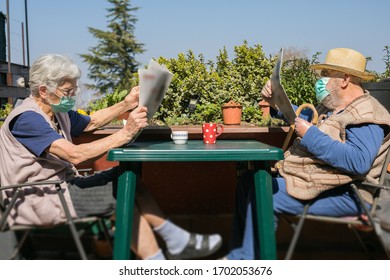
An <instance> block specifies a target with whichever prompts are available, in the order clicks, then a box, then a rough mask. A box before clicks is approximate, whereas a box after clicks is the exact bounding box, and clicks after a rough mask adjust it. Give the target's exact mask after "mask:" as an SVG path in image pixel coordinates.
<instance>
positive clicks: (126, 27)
mask: <svg viewBox="0 0 390 280" xmlns="http://www.w3.org/2000/svg"><path fill="white" fill-rule="evenodd" d="M108 2H110V3H111V4H112V5H113V7H112V8H108V9H107V11H108V15H107V18H108V31H103V30H99V29H95V28H92V27H89V28H88V30H89V32H90V33H91V34H92V35H93V36H94V37H95V38H97V39H98V41H99V43H98V45H97V46H95V47H92V48H90V49H89V51H90V54H81V55H80V56H81V57H82V58H83V59H84V62H87V63H88V64H89V68H88V69H89V74H88V77H89V78H90V79H91V80H94V81H96V84H94V85H92V84H89V85H87V87H88V88H89V89H93V90H98V91H99V92H100V93H102V94H109V93H112V92H114V91H115V90H117V91H120V90H123V89H129V88H130V87H131V86H133V84H132V83H133V80H134V73H136V71H137V69H138V66H139V65H140V63H139V62H137V61H136V59H135V56H136V55H137V54H141V53H143V52H144V48H143V47H144V45H143V44H141V43H138V42H137V40H136V38H135V36H134V29H135V23H136V22H137V18H136V17H135V16H134V15H133V14H134V12H135V11H137V10H138V8H136V7H131V3H130V0H108Z"/></svg>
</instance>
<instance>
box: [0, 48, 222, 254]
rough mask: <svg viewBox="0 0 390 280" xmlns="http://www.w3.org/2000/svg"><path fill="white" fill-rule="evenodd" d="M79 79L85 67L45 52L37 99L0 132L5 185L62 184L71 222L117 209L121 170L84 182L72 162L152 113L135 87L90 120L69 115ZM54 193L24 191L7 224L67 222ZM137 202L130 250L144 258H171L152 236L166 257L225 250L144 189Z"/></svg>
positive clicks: (100, 149)
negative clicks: (115, 126)
mask: <svg viewBox="0 0 390 280" xmlns="http://www.w3.org/2000/svg"><path fill="white" fill-rule="evenodd" d="M80 76H81V72H80V69H79V67H78V66H77V65H75V64H74V63H73V62H72V61H71V60H69V59H68V58H67V57H64V56H61V55H55V54H54V55H51V54H50V55H45V56H42V57H40V58H38V59H37V60H36V61H35V62H34V64H33V65H32V67H31V69H30V74H29V86H30V90H31V96H30V97H28V98H26V99H25V100H24V102H23V103H22V104H21V105H20V106H18V107H17V108H15V109H14V110H13V111H12V112H11V114H10V115H9V116H8V117H7V119H6V121H5V122H4V124H3V126H2V127H1V130H0V142H1V145H0V152H1V153H0V171H1V172H0V174H1V184H2V185H12V184H18V183H25V182H34V181H41V180H57V179H60V180H64V183H63V184H62V186H61V187H62V189H63V190H64V195H65V198H66V201H67V204H68V206H69V209H70V210H71V214H72V216H73V217H85V216H89V215H110V214H112V213H113V211H114V209H115V202H116V201H115V199H114V197H115V196H116V190H115V183H116V181H117V177H118V170H117V168H113V169H110V170H107V171H103V172H100V173H96V174H94V175H91V176H88V177H81V176H79V174H78V173H77V170H76V169H75V167H74V165H77V164H79V163H81V162H84V161H86V160H89V159H94V158H97V157H99V156H101V155H103V154H104V153H106V152H107V151H108V150H109V149H111V148H115V147H120V146H122V145H124V144H126V143H128V142H129V141H131V140H132V139H133V137H134V136H135V135H136V134H137V133H138V132H139V130H140V129H142V128H144V127H145V126H147V108H146V107H141V106H138V99H139V88H138V87H134V88H133V89H132V90H131V91H130V93H129V94H128V95H127V96H126V97H125V99H124V101H121V102H119V103H117V104H115V105H113V106H111V107H109V108H105V109H102V110H99V111H97V112H95V113H94V114H93V115H92V116H90V117H89V116H83V115H80V114H78V113H77V112H75V111H72V110H71V109H72V108H73V106H74V104H75V97H76V96H77V93H78V87H77V81H78V79H79V78H80ZM129 110H132V111H131V113H130V115H129V118H128V120H127V123H126V125H125V126H124V127H123V128H122V129H120V130H119V131H118V132H116V133H113V134H112V135H110V136H107V137H105V138H103V139H99V140H96V141H93V142H91V143H85V144H80V145H75V144H73V143H72V137H73V136H77V135H79V134H81V133H82V132H83V131H91V130H94V129H97V128H99V127H101V126H103V125H105V124H107V123H109V122H110V121H111V120H113V119H114V118H116V117H117V116H118V115H119V114H121V113H123V112H125V111H129ZM54 188H55V187H54V186H51V185H48V186H42V187H38V186H35V187H34V186H31V187H26V188H24V190H23V193H22V194H21V196H20V197H19V198H18V201H17V202H16V205H17V207H15V209H14V210H13V212H12V213H11V215H10V216H9V219H8V222H9V224H10V225H13V224H33V225H50V224H56V223H59V222H63V221H65V213H64V211H63V209H62V207H61V204H60V201H59V198H58V196H57V195H56V194H55V189H54ZM11 196H12V192H4V193H3V197H4V199H5V200H8V199H10V197H11ZM136 200H137V201H136V202H137V203H136V205H137V207H136V209H135V215H136V217H135V219H134V221H135V225H134V227H133V229H134V233H133V240H132V249H133V250H134V251H135V252H136V254H137V255H138V256H139V257H140V258H141V259H165V256H164V254H163V253H162V251H161V250H160V248H159V247H158V244H157V241H156V239H155V236H154V232H156V233H158V234H159V235H160V236H161V237H162V239H163V240H164V241H165V243H166V247H167V252H166V254H167V256H168V257H169V258H173V259H182V258H185V259H191V258H200V257H204V256H207V255H209V254H211V253H213V252H215V251H216V250H218V249H219V247H220V246H221V243H222V240H221V237H220V236H219V235H217V234H216V235H200V234H194V233H189V232H187V231H186V230H184V229H182V228H180V227H178V226H177V225H175V224H174V223H172V222H171V221H169V220H167V219H166V218H165V217H164V215H163V213H162V212H161V211H160V209H159V208H158V206H157V204H156V203H155V202H154V200H153V199H152V197H151V196H150V195H148V192H147V191H146V190H144V189H143V188H142V186H141V185H140V186H139V188H138V191H137V197H136ZM129 249H130V248H129Z"/></svg>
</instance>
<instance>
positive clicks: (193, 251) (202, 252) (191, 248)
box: [165, 233, 222, 260]
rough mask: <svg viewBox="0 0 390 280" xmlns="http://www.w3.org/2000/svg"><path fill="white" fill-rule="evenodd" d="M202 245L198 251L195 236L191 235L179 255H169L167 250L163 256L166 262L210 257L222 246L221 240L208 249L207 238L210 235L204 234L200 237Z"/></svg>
mask: <svg viewBox="0 0 390 280" xmlns="http://www.w3.org/2000/svg"><path fill="white" fill-rule="evenodd" d="M202 236H203V238H202V244H201V246H200V248H199V249H197V248H196V234H195V233H191V235H190V239H189V240H188V243H187V245H186V247H184V249H183V251H181V253H179V254H171V253H169V251H168V250H167V251H166V252H165V255H166V257H167V259H168V260H191V259H198V258H203V257H207V256H210V255H211V254H213V253H215V252H216V251H218V250H219V248H221V246H222V239H221V240H220V241H219V242H218V243H217V244H215V246H214V247H213V248H211V249H210V248H209V237H210V235H208V234H205V235H202Z"/></svg>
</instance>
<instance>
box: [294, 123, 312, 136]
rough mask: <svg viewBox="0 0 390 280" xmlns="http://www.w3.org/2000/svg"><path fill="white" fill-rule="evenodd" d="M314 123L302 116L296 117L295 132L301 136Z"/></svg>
mask: <svg viewBox="0 0 390 280" xmlns="http://www.w3.org/2000/svg"><path fill="white" fill-rule="evenodd" d="M312 125H313V124H312V123H309V122H308V121H305V120H304V119H301V118H295V132H296V133H297V135H298V136H299V137H301V138H302V137H303V136H304V135H305V134H306V132H307V130H308V129H309V128H310V127H311V126H312Z"/></svg>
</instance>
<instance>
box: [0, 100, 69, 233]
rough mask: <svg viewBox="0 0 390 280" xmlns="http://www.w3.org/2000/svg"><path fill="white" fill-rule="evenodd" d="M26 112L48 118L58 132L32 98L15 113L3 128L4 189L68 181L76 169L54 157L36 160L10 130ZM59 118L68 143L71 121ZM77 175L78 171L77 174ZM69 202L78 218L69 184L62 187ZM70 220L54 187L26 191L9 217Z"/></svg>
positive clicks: (13, 220)
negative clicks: (14, 185) (5, 187)
mask: <svg viewBox="0 0 390 280" xmlns="http://www.w3.org/2000/svg"><path fill="white" fill-rule="evenodd" d="M26 111H34V112H36V113H38V114H40V115H42V116H43V117H44V119H45V120H46V121H47V122H48V123H49V125H50V126H51V127H52V128H53V129H54V130H57V128H56V127H55V125H54V124H53V123H52V122H51V121H50V119H49V118H48V116H47V115H46V114H45V113H43V112H42V110H41V109H40V108H39V106H38V105H37V103H36V102H35V101H34V100H33V99H32V98H31V97H29V98H26V99H25V100H24V101H23V103H22V104H21V105H20V106H18V107H16V108H15V109H14V110H12V112H11V114H10V115H9V116H8V117H7V118H6V120H5V122H4V124H3V126H2V127H1V129H0V180H1V181H0V182H1V185H2V186H5V185H13V184H19V183H26V182H35V181H41V180H59V179H60V180H66V179H67V178H69V177H70V176H72V175H73V174H74V173H75V171H74V166H73V165H72V164H70V163H69V162H67V161H64V160H62V159H60V158H58V157H56V156H54V155H51V154H48V153H45V152H44V153H43V155H42V156H40V157H36V156H35V155H34V154H33V153H31V152H30V151H29V150H27V149H26V148H25V147H24V146H23V145H22V144H21V143H20V142H18V141H17V140H16V139H15V137H14V136H13V135H12V133H11V131H10V130H9V124H10V122H11V121H12V120H13V119H14V118H15V117H16V116H18V115H20V114H21V113H23V112H26ZM56 118H57V120H58V123H59V127H60V128H61V131H62V135H63V136H64V138H65V139H67V140H68V141H71V136H70V120H69V116H68V114H67V113H57V114H56ZM76 172H77V171H76ZM61 187H62V189H63V193H64V195H65V200H66V202H67V204H68V207H69V209H70V212H71V215H72V216H73V217H76V213H75V211H74V208H73V204H72V201H71V199H70V195H69V191H68V187H67V183H66V182H64V183H63V184H62V185H61ZM2 194H3V199H4V200H8V199H10V197H11V196H12V191H3V193H2ZM65 220H66V216H65V213H64V211H63V208H62V206H61V203H60V200H59V196H58V194H57V193H56V190H55V186H54V185H45V186H35V187H34V186H31V187H25V188H23V193H21V195H20V197H19V198H18V201H17V202H16V206H15V209H13V211H12V213H11V215H10V216H9V219H8V223H9V224H10V225H11V226H12V225H14V224H27V225H29V224H33V225H51V224H56V223H60V222H64V221H65Z"/></svg>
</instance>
